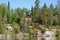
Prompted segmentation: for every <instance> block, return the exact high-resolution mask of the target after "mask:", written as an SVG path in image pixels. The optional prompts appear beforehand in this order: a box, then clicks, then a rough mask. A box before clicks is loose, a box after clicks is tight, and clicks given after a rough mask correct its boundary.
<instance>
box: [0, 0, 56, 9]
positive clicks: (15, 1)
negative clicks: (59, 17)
mask: <svg viewBox="0 0 60 40" xmlns="http://www.w3.org/2000/svg"><path fill="white" fill-rule="evenodd" d="M9 1H10V7H11V9H12V8H13V9H15V8H17V7H20V8H28V9H31V6H34V2H35V0H9ZM1 3H5V4H7V3H8V0H0V4H1ZM44 3H46V4H47V6H48V7H49V6H50V4H51V3H52V4H53V5H54V7H55V6H56V5H57V0H40V7H42V6H43V5H44Z"/></svg>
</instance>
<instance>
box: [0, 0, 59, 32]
mask: <svg viewBox="0 0 60 40" xmlns="http://www.w3.org/2000/svg"><path fill="white" fill-rule="evenodd" d="M39 3H40V1H39V0H36V1H35V6H34V7H33V6H32V7H31V10H29V9H27V8H15V9H10V2H8V5H6V4H3V3H2V4H0V33H4V30H5V25H6V24H12V25H13V26H14V28H15V29H18V28H22V26H23V23H21V22H19V21H20V18H23V17H25V16H30V17H31V18H32V23H40V20H41V24H43V25H45V26H46V27H49V26H50V27H52V26H56V25H58V26H60V15H59V11H58V9H57V6H56V7H55V8H54V6H53V4H50V7H49V8H48V7H47V5H46V4H44V6H43V7H42V8H40V5H39ZM32 23H31V24H32Z"/></svg>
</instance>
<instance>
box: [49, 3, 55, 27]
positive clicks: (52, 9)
mask: <svg viewBox="0 0 60 40" xmlns="http://www.w3.org/2000/svg"><path fill="white" fill-rule="evenodd" d="M53 14H54V6H53V5H52V4H51V5H50V8H49V21H50V26H52V24H53Z"/></svg>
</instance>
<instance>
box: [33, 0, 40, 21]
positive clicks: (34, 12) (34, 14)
mask: <svg viewBox="0 0 60 40" xmlns="http://www.w3.org/2000/svg"><path fill="white" fill-rule="evenodd" d="M39 2H40V1H39V0H36V1H35V6H34V8H33V15H32V16H33V17H32V18H33V19H34V21H36V19H37V18H38V17H39V13H40V12H39V11H40V10H39V9H40V8H39Z"/></svg>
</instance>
